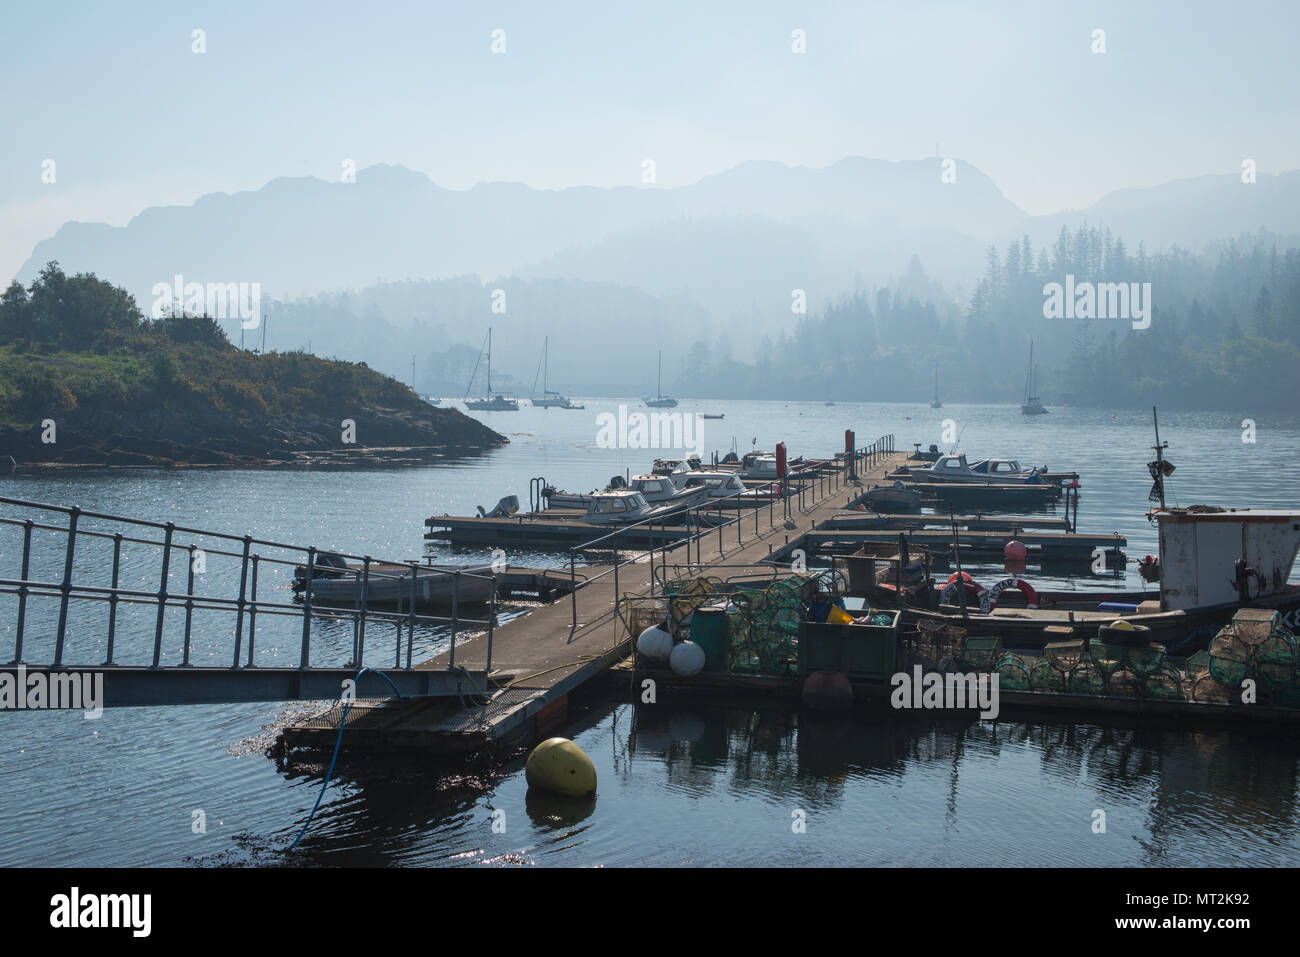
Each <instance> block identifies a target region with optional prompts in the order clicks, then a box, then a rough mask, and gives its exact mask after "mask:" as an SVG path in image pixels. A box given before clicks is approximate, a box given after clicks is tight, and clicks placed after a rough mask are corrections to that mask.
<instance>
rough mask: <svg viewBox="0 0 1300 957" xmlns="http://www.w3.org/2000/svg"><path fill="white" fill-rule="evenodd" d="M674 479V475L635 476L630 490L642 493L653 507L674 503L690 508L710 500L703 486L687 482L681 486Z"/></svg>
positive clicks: (629, 484) (630, 484)
mask: <svg viewBox="0 0 1300 957" xmlns="http://www.w3.org/2000/svg"><path fill="white" fill-rule="evenodd" d="M674 478H675V476H673V475H633V476H632V481H631V482H630V483H628V488H629V489H631V490H632V491H633V492H640V493H641V494H642V495H643V496H644V497H645V500H646V501H647V502H649V503H650V504H651V505H662V504H668V503H672V504H675V505H682V506H685V507H687V508H689V507H691V506H693V505H699V504H701V503H702V502H703V501H704V500H705V499H706V498H708V490H707V489H705V488H703V487H702V486H691V485H688V484H687V483H685V482H682V484H680V485H679V484H678V483H677V482H675V481H674Z"/></svg>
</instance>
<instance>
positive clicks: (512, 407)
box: [465, 327, 519, 412]
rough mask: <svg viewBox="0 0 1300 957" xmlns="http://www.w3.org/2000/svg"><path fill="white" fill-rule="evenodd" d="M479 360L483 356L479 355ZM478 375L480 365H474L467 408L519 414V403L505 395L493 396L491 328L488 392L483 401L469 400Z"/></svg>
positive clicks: (488, 348)
mask: <svg viewBox="0 0 1300 957" xmlns="http://www.w3.org/2000/svg"><path fill="white" fill-rule="evenodd" d="M479 358H480V359H482V358H483V354H482V353H479ZM477 373H478V363H477V362H476V363H475V364H474V372H473V373H471V375H470V377H469V387H468V388H466V390H465V408H467V409H470V410H472V411H474V412H518V411H519V402H518V401H517V400H516V399H512V398H510V397H509V396H505V395H500V394H497V395H493V394H492V329H491V328H490V327H489V329H488V333H487V392H485V393H484V394H483V398H481V399H471V398H469V390H470V389H472V388H473V387H474V376H475V375H476V374H477Z"/></svg>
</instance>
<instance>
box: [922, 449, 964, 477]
mask: <svg viewBox="0 0 1300 957" xmlns="http://www.w3.org/2000/svg"><path fill="white" fill-rule="evenodd" d="M929 470H930V471H931V472H934V473H935V474H937V475H969V474H970V466H969V465H967V464H966V453H965V452H959V453H957V454H956V455H941V456H939V460H938V461H937V462H935V463H934V465H932V466H930V469H929Z"/></svg>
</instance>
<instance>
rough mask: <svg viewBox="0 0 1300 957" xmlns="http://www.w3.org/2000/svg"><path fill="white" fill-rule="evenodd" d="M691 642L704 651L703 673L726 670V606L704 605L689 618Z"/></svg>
mask: <svg viewBox="0 0 1300 957" xmlns="http://www.w3.org/2000/svg"><path fill="white" fill-rule="evenodd" d="M691 641H693V642H695V643H696V644H697V645H699V646H700V647H701V648H703V649H704V670H705V671H726V670H727V652H728V643H727V608H726V605H722V604H718V605H705V606H704V607H702V608H697V609H695V614H694V615H693V616H692V617H691Z"/></svg>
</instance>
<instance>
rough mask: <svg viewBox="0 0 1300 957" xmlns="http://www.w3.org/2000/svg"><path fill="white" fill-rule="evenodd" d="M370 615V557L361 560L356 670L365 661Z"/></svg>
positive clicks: (362, 665) (363, 664)
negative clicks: (367, 623) (367, 622)
mask: <svg viewBox="0 0 1300 957" xmlns="http://www.w3.org/2000/svg"><path fill="white" fill-rule="evenodd" d="M369 613H370V556H369V555H366V556H365V557H364V558H363V559H362V560H361V621H360V622H359V623H358V625H357V660H356V666H357V667H358V668H361V667H364V666H365V661H366V618H367V616H368V615H369Z"/></svg>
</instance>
